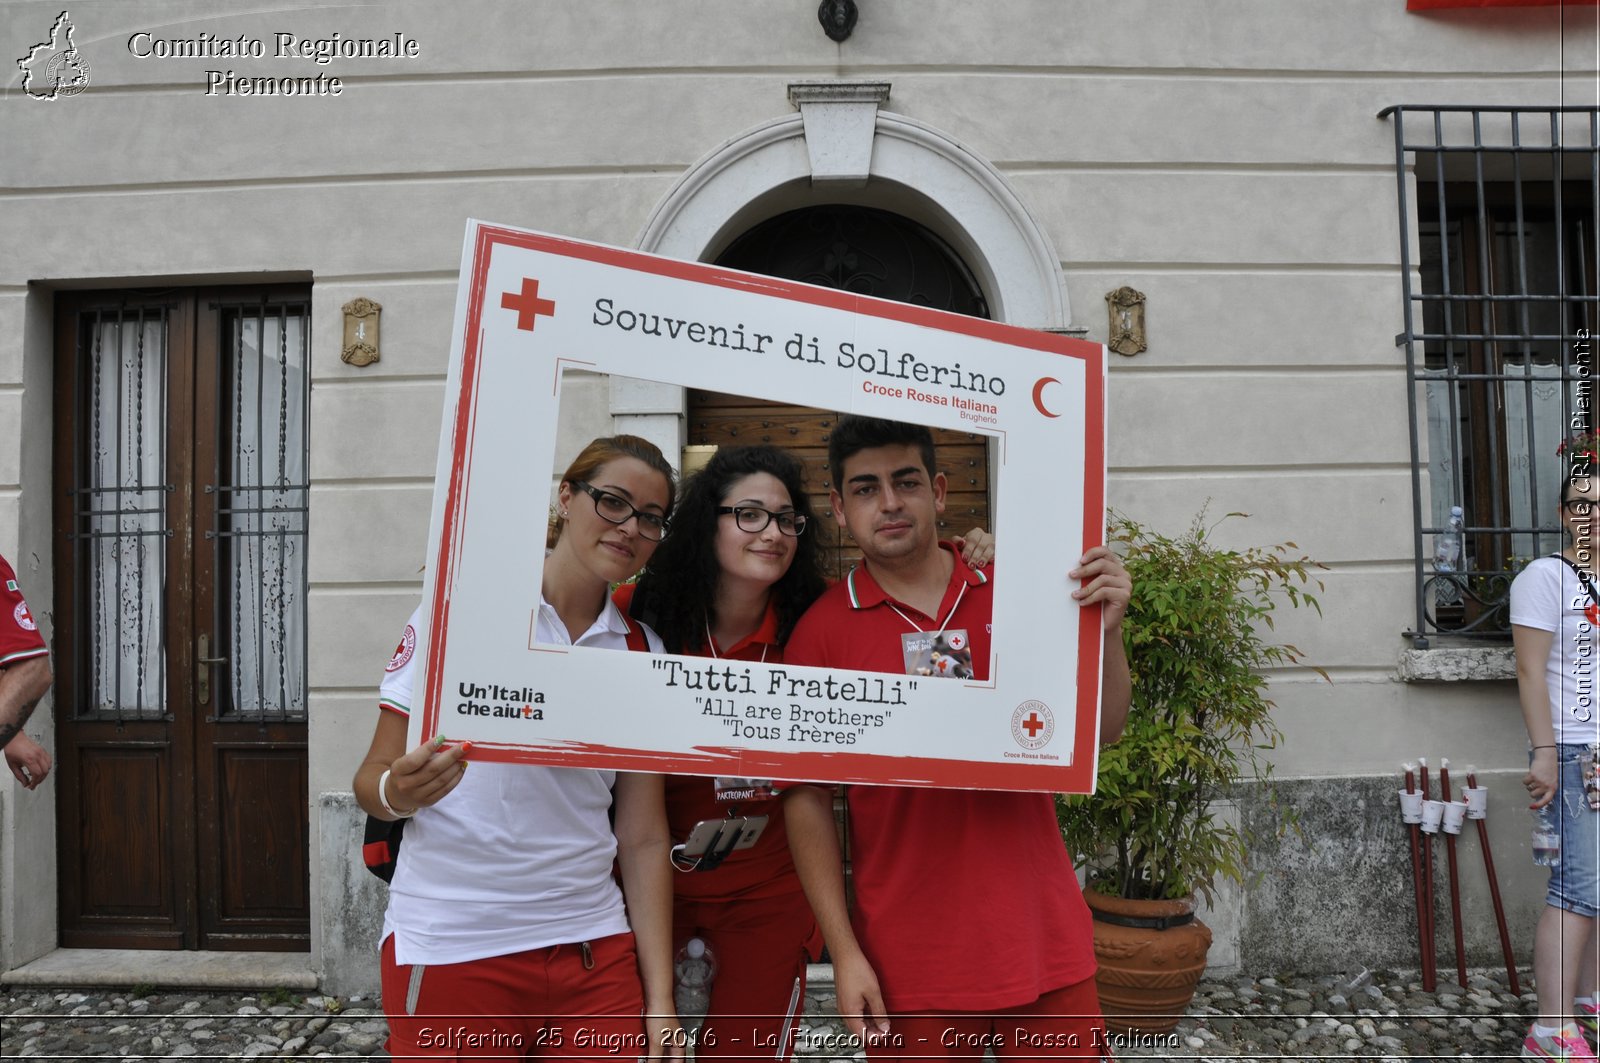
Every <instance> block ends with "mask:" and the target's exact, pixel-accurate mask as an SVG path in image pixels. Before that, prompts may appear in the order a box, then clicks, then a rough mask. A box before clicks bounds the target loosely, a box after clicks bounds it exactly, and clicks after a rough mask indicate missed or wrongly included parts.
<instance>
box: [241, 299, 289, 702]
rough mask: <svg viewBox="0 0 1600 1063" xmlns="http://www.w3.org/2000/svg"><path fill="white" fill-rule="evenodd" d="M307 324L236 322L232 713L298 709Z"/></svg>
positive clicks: (244, 318) (276, 319) (266, 319)
mask: <svg viewBox="0 0 1600 1063" xmlns="http://www.w3.org/2000/svg"><path fill="white" fill-rule="evenodd" d="M305 326H306V321H305V319H304V318H303V317H300V316H296V315H292V314H291V315H290V316H287V317H283V316H272V312H270V311H269V312H268V314H267V315H266V316H261V317H257V316H250V315H248V314H241V315H240V316H239V317H237V318H235V319H234V323H233V328H232V330H231V336H230V355H231V357H232V358H233V359H234V362H233V368H232V374H231V375H232V380H233V385H234V386H233V389H232V390H233V393H232V394H231V395H229V396H227V397H226V400H227V401H229V402H230V403H231V404H232V407H233V408H232V410H231V412H230V415H229V416H228V417H227V418H226V419H225V420H227V421H228V422H231V423H232V424H233V426H234V439H233V440H232V459H231V473H232V485H233V487H234V488H235V490H233V491H232V492H228V493H225V494H224V495H223V498H222V504H223V505H224V506H228V507H231V508H232V509H233V510H234V511H235V512H234V516H233V518H232V521H231V523H230V525H229V526H230V528H231V531H232V533H233V534H232V536H231V539H230V546H231V554H230V556H231V564H230V566H229V569H230V570H229V571H226V572H222V573H219V579H222V580H226V594H227V599H228V602H229V608H228V624H229V628H230V632H229V638H228V643H229V645H230V646H231V648H232V652H231V653H230V654H229V655H228V656H229V662H230V663H229V669H230V672H231V674H232V682H233V698H232V708H233V710H234V711H236V712H243V713H263V712H265V713H272V714H278V713H291V714H299V713H303V712H304V711H305V707H306V706H305V678H304V677H305V667H306V665H305V609H306V606H305V587H306V537H305V527H306V513H305V509H306V505H307V490H306V482H307V481H306V422H305V415H306V362H307V349H306V334H305Z"/></svg>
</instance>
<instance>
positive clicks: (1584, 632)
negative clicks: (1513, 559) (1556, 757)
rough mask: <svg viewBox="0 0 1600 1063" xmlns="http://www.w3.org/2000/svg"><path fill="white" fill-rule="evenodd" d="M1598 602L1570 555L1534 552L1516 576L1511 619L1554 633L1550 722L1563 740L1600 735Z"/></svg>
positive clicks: (1548, 675)
mask: <svg viewBox="0 0 1600 1063" xmlns="http://www.w3.org/2000/svg"><path fill="white" fill-rule="evenodd" d="M1592 610H1594V606H1593V605H1592V603H1591V602H1590V601H1589V595H1588V592H1587V591H1585V590H1584V589H1583V584H1582V582H1581V581H1579V579H1578V577H1577V574H1576V573H1574V572H1573V571H1572V568H1571V566H1569V565H1568V564H1567V563H1566V562H1565V561H1561V560H1559V559H1557V558H1554V557H1540V558H1535V559H1534V560H1533V561H1530V562H1529V563H1528V567H1527V568H1525V569H1523V570H1522V571H1521V572H1520V573H1519V574H1518V575H1517V578H1516V579H1515V580H1512V582H1511V622H1512V623H1513V624H1516V625H1518V626H1520V627H1531V628H1536V629H1538V630H1539V631H1548V632H1550V633H1551V634H1552V635H1554V636H1555V637H1554V639H1552V641H1551V643H1550V654H1549V656H1548V657H1547V658H1546V659H1545V666H1544V671H1545V688H1546V689H1547V690H1548V691H1549V692H1550V724H1551V727H1552V728H1553V729H1554V731H1555V740H1556V741H1557V742H1560V743H1561V744H1563V745H1583V744H1586V743H1589V742H1597V741H1600V705H1597V704H1596V691H1595V677H1596V672H1597V670H1600V669H1597V667H1596V661H1595V649H1596V647H1595V641H1596V640H1595V624H1594V622H1593V621H1591V620H1590V619H1589V614H1590V612H1591V611H1592Z"/></svg>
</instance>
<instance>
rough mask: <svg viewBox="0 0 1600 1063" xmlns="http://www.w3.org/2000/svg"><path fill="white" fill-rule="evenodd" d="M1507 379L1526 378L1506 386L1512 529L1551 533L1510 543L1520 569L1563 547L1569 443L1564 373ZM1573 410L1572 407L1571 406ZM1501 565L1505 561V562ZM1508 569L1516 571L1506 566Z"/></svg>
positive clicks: (1512, 368)
mask: <svg viewBox="0 0 1600 1063" xmlns="http://www.w3.org/2000/svg"><path fill="white" fill-rule="evenodd" d="M1505 371H1506V375H1507V376H1512V375H1516V374H1521V375H1523V376H1525V377H1526V378H1527V379H1526V381H1523V380H1507V381H1506V382H1505V385H1504V387H1505V406H1506V456H1507V458H1508V461H1507V465H1508V466H1509V467H1510V472H1509V480H1510V495H1511V523H1512V525H1513V526H1514V527H1518V528H1547V529H1549V533H1550V534H1548V535H1541V536H1539V538H1538V541H1537V542H1535V540H1534V536H1532V535H1530V534H1527V533H1523V534H1519V535H1513V536H1512V537H1511V543H1512V551H1513V552H1514V553H1515V554H1516V557H1517V559H1518V560H1517V562H1516V567H1520V565H1521V564H1523V563H1524V562H1526V561H1527V560H1528V559H1529V558H1533V557H1537V556H1539V555H1540V554H1547V553H1550V552H1551V551H1552V550H1556V549H1559V548H1560V546H1561V545H1562V538H1561V534H1560V525H1559V523H1558V522H1557V520H1556V501H1557V500H1558V499H1559V498H1560V497H1561V496H1560V494H1559V493H1558V492H1559V491H1560V490H1561V482H1560V481H1561V459H1560V457H1559V456H1558V455H1557V454H1556V447H1558V446H1560V445H1561V441H1562V440H1563V439H1565V438H1566V431H1565V423H1564V421H1563V417H1564V416H1565V415H1564V414H1563V412H1562V407H1561V367H1560V366H1559V365H1510V364H1508V365H1507V366H1506V368H1505ZM1530 406H1531V407H1532V415H1533V421H1532V432H1531V434H1530V432H1529V423H1530V422H1529V420H1528V416H1529V407H1530ZM1568 408H1569V409H1570V408H1571V407H1570V405H1569V406H1568ZM1535 484H1537V486H1538V490H1539V512H1538V513H1535V512H1534V511H1533V491H1534V485H1535ZM1500 560H1501V561H1502V562H1504V561H1505V559H1500ZM1507 567H1513V566H1510V565H1507Z"/></svg>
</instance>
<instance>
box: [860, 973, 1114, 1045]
mask: <svg viewBox="0 0 1600 1063" xmlns="http://www.w3.org/2000/svg"><path fill="white" fill-rule="evenodd" d="M1107 1041H1108V1037H1107V1035H1106V1027H1105V1020H1104V1018H1102V1017H1101V1014H1100V997H1099V995H1098V994H1097V993H1096V992H1095V989H1094V979H1093V978H1086V979H1084V980H1083V981H1081V982H1078V983H1076V984H1074V985H1069V986H1066V987H1064V988H1062V989H1055V990H1051V991H1050V992H1048V993H1046V994H1044V995H1043V996H1041V997H1040V998H1039V999H1038V1000H1035V1001H1033V1002H1032V1003H1029V1004H1022V1005H1020V1006H1018V1007H1015V1008H1004V1009H1002V1010H1000V1011H994V1012H984V1013H982V1014H979V1013H977V1012H970V1011H954V1012H946V1013H944V1014H937V1015H934V1014H917V1015H890V1016H889V1034H888V1037H887V1039H886V1040H885V1041H883V1042H880V1043H875V1044H869V1045H867V1058H868V1059H872V1060H880V1059H915V1058H917V1057H921V1058H923V1059H982V1058H983V1055H984V1053H985V1052H986V1051H990V1052H993V1053H994V1056H995V1058H996V1059H998V1060H1001V1061H1002V1063H1005V1061H1009V1060H1018V1059H1110V1058H1112V1056H1111V1049H1110V1047H1109V1046H1108V1044H1107Z"/></svg>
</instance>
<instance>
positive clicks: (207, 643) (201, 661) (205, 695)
mask: <svg viewBox="0 0 1600 1063" xmlns="http://www.w3.org/2000/svg"><path fill="white" fill-rule="evenodd" d="M210 653H211V636H210V635H201V636H200V638H199V639H198V640H197V641H196V645H195V654H194V660H195V666H194V672H195V675H194V681H195V701H196V702H198V703H199V704H201V705H209V704H210V703H211V666H212V665H214V664H227V663H228V659H227V658H226V657H212V656H209V654H210Z"/></svg>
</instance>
